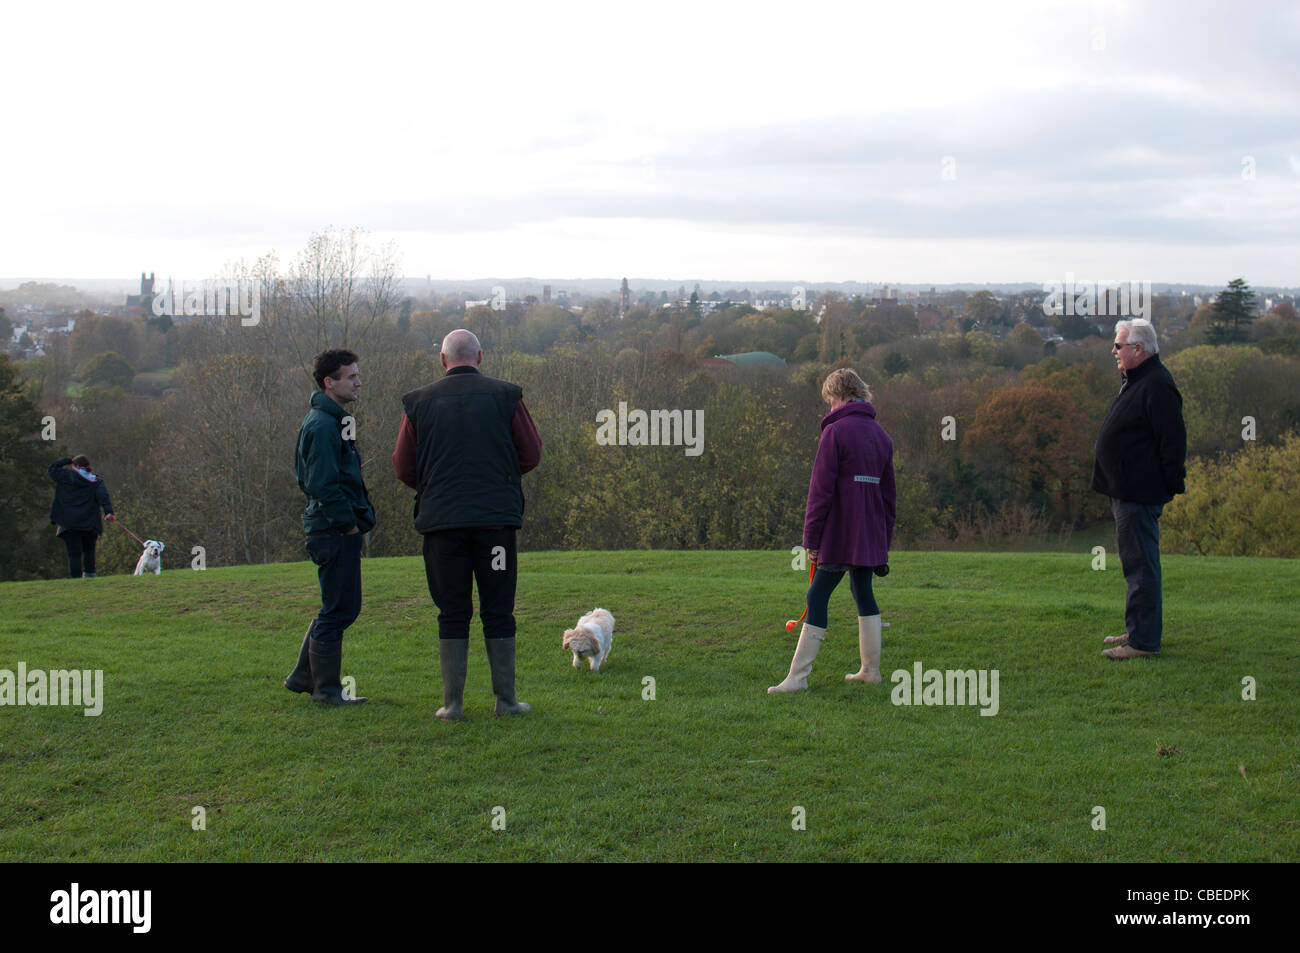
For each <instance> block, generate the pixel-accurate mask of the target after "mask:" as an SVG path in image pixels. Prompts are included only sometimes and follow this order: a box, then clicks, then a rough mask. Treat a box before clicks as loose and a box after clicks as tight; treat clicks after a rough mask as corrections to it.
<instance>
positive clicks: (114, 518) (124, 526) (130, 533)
mask: <svg viewBox="0 0 1300 953" xmlns="http://www.w3.org/2000/svg"><path fill="white" fill-rule="evenodd" d="M112 522H114V523H116V524H117V525H118V526H120V527H122V529H126V524H125V523H123V522H122V521H121V520H120V519H118V518H117V517H116V516H114V517H113V519H112ZM126 534H127V535H128V536H130V537H131V538H132V539H133V540H135V541H136V542H137V543H139V544H140V545H141V546H143V545H145V542H144V540H143V539H141V538H140V537H139V536H137V535H135V533H133V532H131V531H130V530H129V529H126Z"/></svg>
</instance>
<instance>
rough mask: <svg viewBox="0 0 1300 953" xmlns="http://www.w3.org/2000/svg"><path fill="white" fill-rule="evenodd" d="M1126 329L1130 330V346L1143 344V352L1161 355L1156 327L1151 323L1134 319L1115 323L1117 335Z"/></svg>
mask: <svg viewBox="0 0 1300 953" xmlns="http://www.w3.org/2000/svg"><path fill="white" fill-rule="evenodd" d="M1124 328H1127V329H1128V341H1129V343H1130V344H1141V345H1142V350H1143V351H1145V352H1146V353H1148V354H1159V353H1160V344H1159V343H1158V342H1157V341H1156V327H1155V325H1154V324H1152V323H1151V322H1150V321H1146V320H1144V319H1142V318H1134V319H1132V320H1131V321H1116V322H1115V333H1116V334H1119V332H1120V331H1121V330H1123V329H1124Z"/></svg>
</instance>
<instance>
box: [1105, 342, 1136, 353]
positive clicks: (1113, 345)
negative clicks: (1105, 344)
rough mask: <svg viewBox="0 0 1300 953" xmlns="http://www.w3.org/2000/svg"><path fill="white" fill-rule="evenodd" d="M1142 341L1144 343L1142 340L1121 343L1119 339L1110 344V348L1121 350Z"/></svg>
mask: <svg viewBox="0 0 1300 953" xmlns="http://www.w3.org/2000/svg"><path fill="white" fill-rule="evenodd" d="M1141 343H1142V342H1141V341H1129V342H1127V343H1126V344H1120V343H1119V342H1118V341H1116V342H1115V343H1113V344H1112V345H1111V346H1110V349H1111V350H1112V351H1119V350H1122V349H1123V348H1126V347H1137V346H1138V345H1139V344H1141Z"/></svg>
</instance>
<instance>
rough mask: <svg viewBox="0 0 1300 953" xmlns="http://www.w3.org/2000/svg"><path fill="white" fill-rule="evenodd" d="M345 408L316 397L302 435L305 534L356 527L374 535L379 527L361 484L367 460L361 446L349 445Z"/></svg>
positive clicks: (299, 454)
mask: <svg viewBox="0 0 1300 953" xmlns="http://www.w3.org/2000/svg"><path fill="white" fill-rule="evenodd" d="M346 416H347V414H346V413H344V411H343V408H342V407H340V406H339V405H338V404H336V403H334V401H332V400H330V398H328V397H326V396H325V394H324V393H322V392H321V391H316V392H315V393H314V394H312V395H311V410H309V411H308V412H307V416H306V417H305V418H303V422H302V427H301V428H299V430H298V449H297V454H296V460H295V464H296V468H297V471H298V487H299V489H301V490H302V491H303V493H305V494H307V508H306V509H305V510H303V513H302V528H303V530H304V532H308V533H318V532H321V531H322V530H330V529H333V530H339V531H341V532H344V533H346V532H347V531H348V530H350V529H352V527H353V526H355V527H356V528H357V530H358V531H359V532H362V533H368V532H370V530H372V529H374V526H375V508H374V507H373V506H371V505H370V494H368V493H367V492H366V484H365V481H364V480H362V479H361V454H360V453H359V452H358V451H357V444H356V441H355V440H344V439H343V418H344V417H346Z"/></svg>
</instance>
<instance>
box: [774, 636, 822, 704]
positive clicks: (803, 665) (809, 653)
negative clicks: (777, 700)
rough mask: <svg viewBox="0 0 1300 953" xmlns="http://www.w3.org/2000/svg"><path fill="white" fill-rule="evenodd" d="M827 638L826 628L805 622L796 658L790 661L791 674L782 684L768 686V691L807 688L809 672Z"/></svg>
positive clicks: (778, 691)
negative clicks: (823, 641)
mask: <svg viewBox="0 0 1300 953" xmlns="http://www.w3.org/2000/svg"><path fill="white" fill-rule="evenodd" d="M825 638H826V630H825V629H821V628H818V627H817V626H815V625H809V624H808V623H807V622H805V623H804V624H803V631H802V632H800V633H799V644H798V645H797V646H796V647H795V650H794V659H793V660H792V661H791V662H790V674H789V675H787V676H786V677H785V681H783V682H782V683H781V684H780V685H773V686H771V687H770V688H768V690H767V693H768V694H769V695H776V694H778V693H780V692H802V691H804V690H805V689H807V688H808V674H809V673H810V672H811V671H812V665H813V662H814V661H815V660H816V658H817V653H818V652H819V651H821V647H822V640H823V639H825Z"/></svg>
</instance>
